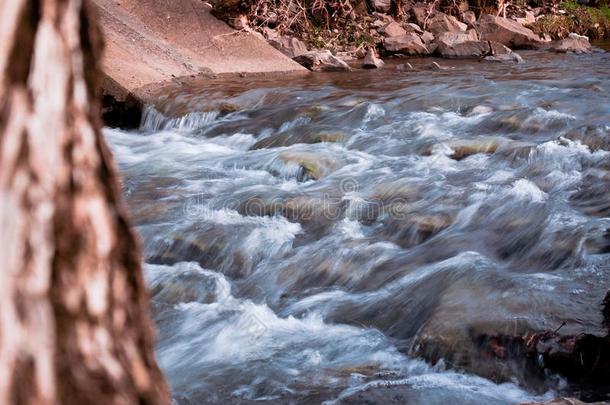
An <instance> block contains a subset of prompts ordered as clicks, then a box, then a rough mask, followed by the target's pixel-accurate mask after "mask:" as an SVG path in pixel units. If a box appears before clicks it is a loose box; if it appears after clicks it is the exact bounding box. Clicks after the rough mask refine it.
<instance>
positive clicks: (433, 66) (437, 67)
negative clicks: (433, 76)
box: [423, 62, 449, 70]
mask: <svg viewBox="0 0 610 405" xmlns="http://www.w3.org/2000/svg"><path fill="white" fill-rule="evenodd" d="M423 69H425V70H448V69H449V68H448V67H447V66H441V65H439V64H438V63H436V62H432V63H429V64H427V65H424V66H423Z"/></svg>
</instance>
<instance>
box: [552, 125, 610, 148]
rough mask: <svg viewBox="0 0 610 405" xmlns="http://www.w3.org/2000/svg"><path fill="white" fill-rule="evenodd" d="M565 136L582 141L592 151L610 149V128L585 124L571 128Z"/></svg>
mask: <svg viewBox="0 0 610 405" xmlns="http://www.w3.org/2000/svg"><path fill="white" fill-rule="evenodd" d="M563 138H565V139H569V140H571V141H575V142H580V143H582V144H583V145H586V146H587V147H588V148H589V149H590V150H591V151H592V152H596V151H599V150H606V151H610V129H603V128H602V127H596V126H583V127H579V128H574V129H572V130H570V131H569V132H568V133H567V134H565V135H563Z"/></svg>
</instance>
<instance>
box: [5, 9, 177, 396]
mask: <svg viewBox="0 0 610 405" xmlns="http://www.w3.org/2000/svg"><path fill="white" fill-rule="evenodd" d="M100 48H101V38H100V35H99V32H98V31H97V27H96V25H95V24H92V20H90V19H89V16H88V11H87V9H86V4H83V3H82V0H0V260H1V262H0V266H1V267H0V404H11V403H14V404H29V403H35V404H56V403H66V404H70V403H74V404H137V403H149V404H157V403H168V402H169V393H168V389H167V386H166V384H165V382H164V379H163V375H162V374H161V372H160V370H159V368H158V366H157V363H156V360H155V357H154V352H153V330H152V326H151V322H150V319H149V314H148V297H147V293H146V289H145V285H144V281H143V278H142V274H141V269H140V259H139V255H140V251H139V248H138V245H137V243H136V239H135V237H134V235H133V234H132V232H131V231H130V228H129V224H128V222H127V219H126V216H125V212H124V210H123V207H122V206H121V201H120V190H119V187H118V183H117V176H116V173H115V168H114V163H113V161H112V158H111V156H110V153H109V151H108V149H107V147H106V145H105V143H104V140H103V138H102V136H101V133H100V119H99V116H100V108H99V104H98V101H97V98H96V94H95V92H96V91H95V89H96V83H95V80H96V78H97V77H98V70H97V69H98V67H97V66H98V65H97V57H98V55H99V51H100Z"/></svg>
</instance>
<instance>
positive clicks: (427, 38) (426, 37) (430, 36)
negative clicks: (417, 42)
mask: <svg viewBox="0 0 610 405" xmlns="http://www.w3.org/2000/svg"><path fill="white" fill-rule="evenodd" d="M421 40H422V41H424V43H425V44H429V43H430V42H432V41H434V35H433V34H432V33H431V32H428V31H424V33H423V34H421Z"/></svg>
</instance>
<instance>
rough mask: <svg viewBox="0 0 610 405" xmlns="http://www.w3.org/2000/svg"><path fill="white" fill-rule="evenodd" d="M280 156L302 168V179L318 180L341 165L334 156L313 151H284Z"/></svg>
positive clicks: (283, 159)
mask: <svg viewBox="0 0 610 405" xmlns="http://www.w3.org/2000/svg"><path fill="white" fill-rule="evenodd" d="M279 158H280V160H282V161H283V162H284V163H286V164H296V165H298V166H299V167H300V168H301V170H302V174H301V175H300V176H299V177H300V180H307V179H314V180H318V179H320V178H322V177H324V176H326V175H328V174H329V173H332V172H334V171H335V170H337V169H339V168H340V167H341V162H339V161H338V160H337V159H336V158H334V157H333V156H330V155H324V154H319V153H313V152H296V151H284V152H281V153H280V155H279Z"/></svg>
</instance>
